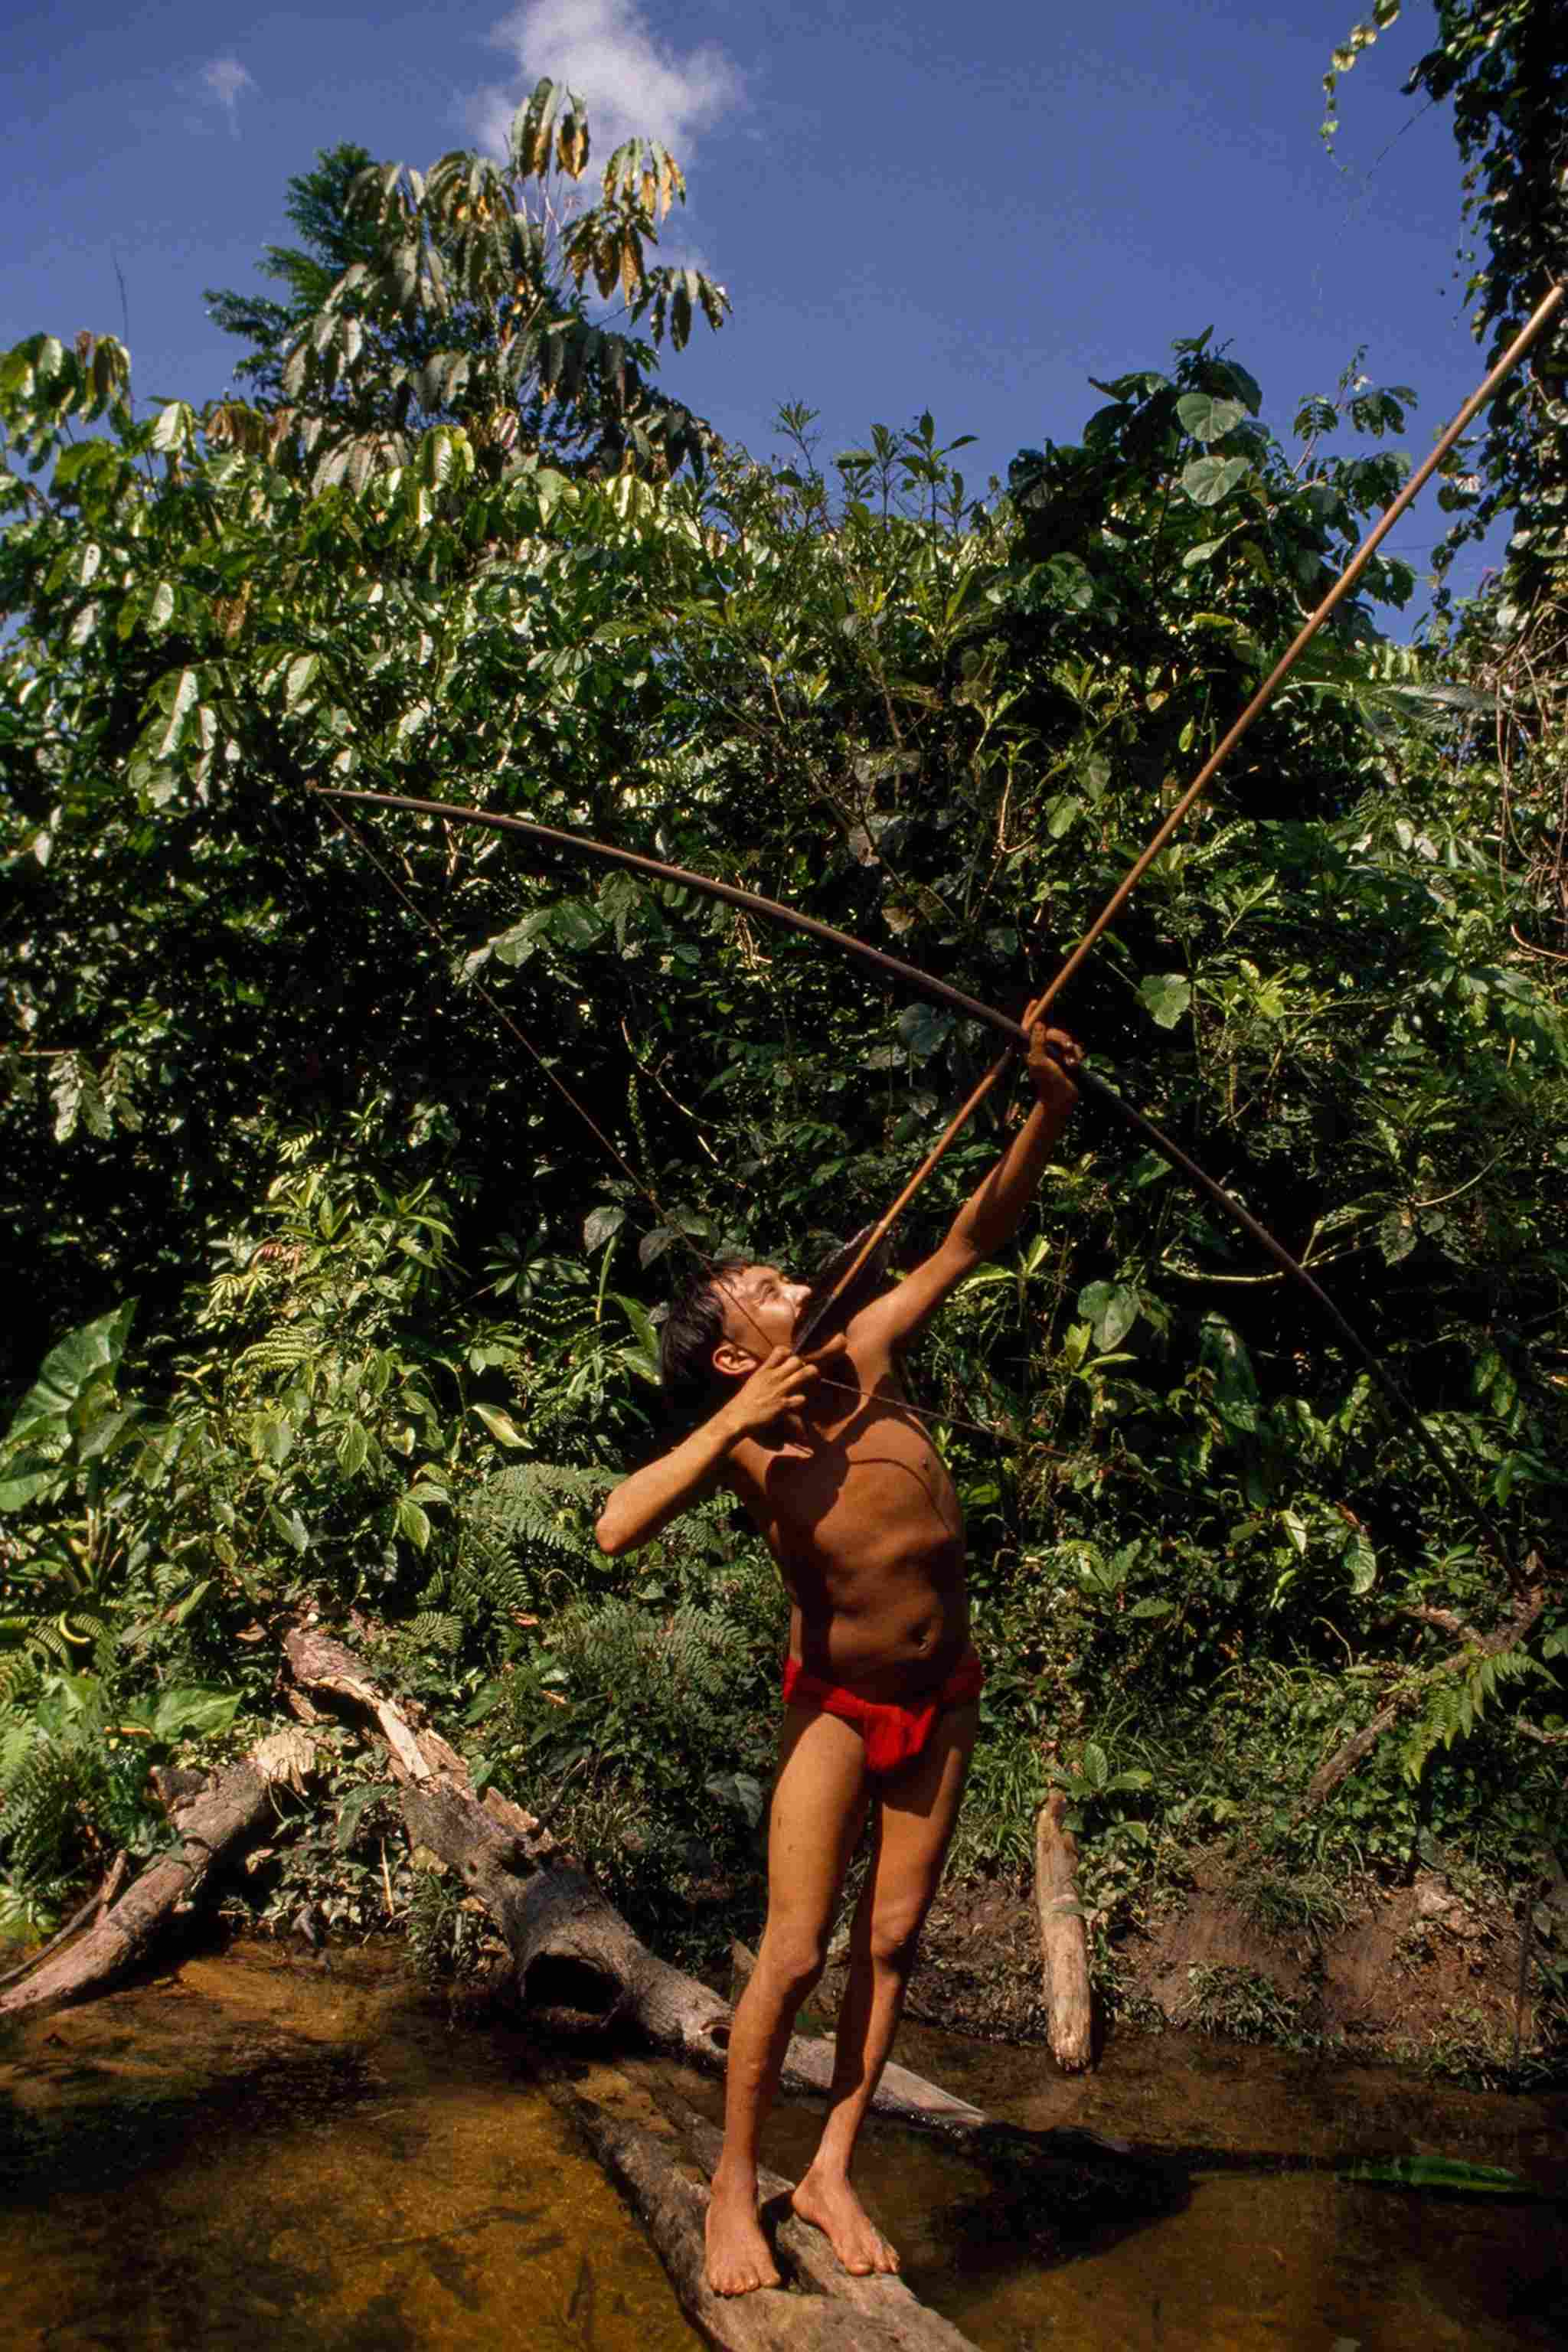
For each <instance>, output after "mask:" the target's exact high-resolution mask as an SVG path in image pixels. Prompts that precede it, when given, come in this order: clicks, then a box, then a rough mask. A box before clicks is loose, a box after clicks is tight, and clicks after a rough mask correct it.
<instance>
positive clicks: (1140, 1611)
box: [1127, 1593, 1176, 1617]
mask: <svg viewBox="0 0 1568 2352" xmlns="http://www.w3.org/2000/svg"><path fill="white" fill-rule="evenodd" d="M1175 1610H1176V1604H1175V1602H1174V1601H1162V1600H1161V1599H1160V1598H1159V1597H1158V1595H1157V1594H1153V1593H1152V1594H1150V1596H1149V1597H1148V1599H1147V1600H1144V1601H1134V1602H1133V1603H1132V1606H1131V1609H1130V1610H1129V1611H1128V1612H1127V1614H1128V1615H1129V1617H1173V1616H1174V1614H1175Z"/></svg>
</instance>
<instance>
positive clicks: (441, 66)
mask: <svg viewBox="0 0 1568 2352" xmlns="http://www.w3.org/2000/svg"><path fill="white" fill-rule="evenodd" d="M1354 13H1355V11H1354V8H1353V5H1352V0H1296V5H1295V6H1294V7H1293V8H1291V9H1290V10H1289V12H1288V13H1287V12H1285V11H1284V10H1282V9H1280V10H1269V9H1268V8H1265V7H1250V6H1247V5H1239V4H1238V5H1232V6H1231V7H1230V8H1229V9H1227V10H1225V11H1220V10H1218V9H1215V8H1214V7H1212V6H1205V5H1200V4H1199V0H1100V5H1099V6H1098V7H1096V8H1093V9H1086V8H1082V7H1074V8H1072V9H1070V10H1069V9H1067V8H1063V7H1060V6H1053V5H1049V0H1047V4H1046V5H1039V0H1036V5H1031V6H1023V5H1016V0H969V5H967V6H964V7H957V6H954V5H952V0H942V5H938V4H937V0H904V5H901V6H898V5H892V4H891V0H858V5H852V6H851V7H849V8H848V9H847V10H846V11H844V12H842V13H839V12H834V11H829V10H826V9H824V8H823V7H821V6H820V5H816V6H814V7H808V6H806V5H804V0H773V5H771V6H770V7H769V8H768V9H767V10H766V11H762V10H758V9H756V8H754V7H742V5H739V0H664V5H657V0H525V5H521V6H520V7H517V8H515V9H513V10H512V11H511V13H510V15H502V14H500V12H499V11H498V9H497V8H496V6H495V0H478V5H471V4H470V0H464V5H454V0H446V5H431V6H426V7H423V8H420V9H417V10H416V9H412V8H403V7H398V6H394V5H383V6H379V7H377V6H368V7H366V8H363V9H358V10H356V9H353V8H335V9H334V8H326V9H317V10H310V11H306V10H303V9H295V10H289V9H282V8H258V9H256V10H253V11H247V10H246V9H244V8H235V9H230V10H228V11H226V12H223V14H222V15H221V16H215V14H214V12H213V11H212V10H211V9H210V8H209V7H206V6H199V7H198V6H197V5H195V0H145V5H142V6H140V7H139V8H138V9H137V10H136V11H135V12H134V13H133V15H132V16H130V17H129V18H128V17H127V16H126V14H125V13H124V12H123V11H122V10H121V8H119V7H110V6H108V5H90V0H56V5H52V6H50V7H48V8H47V9H46V8H44V7H43V6H41V5H37V0H23V5H21V6H20V7H19V9H17V10H16V12H15V13H14V14H13V16H12V22H11V31H10V37H9V39H8V41H7V44H6V58H5V88H4V92H3V95H4V100H5V121H6V122H7V125H8V139H7V146H8V152H10V155H11V159H12V170H13V175H14V185H15V188H16V196H15V197H14V200H13V204H12V205H11V207H10V210H9V215H8V217H9V222H10V226H9V228H8V231H7V234H6V237H5V248H4V254H3V256H0V341H3V342H5V343H10V342H12V341H16V340H17V339H19V338H20V337H21V336H22V335H24V334H26V333H29V332H31V331H34V330H36V329H39V328H47V329H49V330H51V331H54V332H55V333H58V334H60V335H69V334H71V333H74V332H75V331H77V329H79V328H81V327H90V328H93V329H96V330H98V331H112V332H120V331H121V293H120V288H119V284H118V282H117V278H116V265H117V264H118V267H119V269H120V271H121V274H122V276H123V278H124V283H125V295H126V302H127V306H128V310H129V341H130V344H131V348H132V358H133V362H134V366H135V382H136V386H137V390H138V393H139V394H141V395H142V396H153V395H157V394H178V395H180V396H182V397H184V398H187V399H192V400H195V401H197V402H200V401H202V400H204V399H206V398H210V397H213V396H215V395H216V394H218V393H219V392H221V391H222V390H223V389H224V387H225V384H226V382H227V381H228V379H229V374H230V371H231V369H232V366H233V362H234V359H235V357H236V356H237V349H238V347H237V345H235V344H233V343H232V342H231V341H229V340H228V339H227V338H226V337H224V336H222V335H220V334H219V333H218V332H217V331H216V329H215V328H214V327H213V326H212V324H211V322H210V320H208V319H207V317H206V315H205V307H204V303H203V291H204V289H205V288H208V287H214V286H242V287H243V286H248V285H250V284H251V283H252V271H253V265H254V262H255V259H256V257H257V256H258V253H259V251H260V249H261V247H263V246H264V245H266V244H268V243H269V242H274V241H286V240H287V238H288V237H289V235H290V232H289V230H288V228H287V224H286V223H285V221H284V218H283V212H282V205H283V198H284V193H285V183H286V182H287V180H288V178H289V175H290V173H296V172H300V171H302V170H305V169H307V168H308V167H309V165H310V162H311V161H312V159H313V156H314V154H315V152H316V151H317V150H318V149H319V148H321V147H325V146H329V145H331V143H332V142H335V141H337V140H341V139H354V140H357V141H359V142H362V143H363V145H364V146H366V147H368V148H369V149H370V150H371V151H372V152H373V153H374V154H376V155H378V156H382V157H385V158H388V159H391V158H398V159H401V160H403V161H405V162H408V163H417V164H425V163H429V162H431V161H432V160H433V159H434V157H435V156H437V154H439V153H441V152H444V151H445V150H446V149H447V148H448V147H453V146H460V145H468V144H472V143H476V142H480V143H483V142H487V141H491V140H493V139H494V138H495V137H496V136H497V134H498V132H499V131H500V127H501V126H503V125H504V122H505V121H506V118H507V116H508V114H509V113H510V108H511V107H512V105H514V104H515V103H516V101H517V100H518V98H519V97H520V96H521V95H522V94H523V93H525V92H526V90H527V89H529V88H531V85H532V82H533V81H534V79H536V78H537V77H538V75H539V74H541V73H542V72H554V73H556V74H557V75H559V76H560V77H561V78H563V79H568V80H570V81H571V82H572V83H573V84H574V87H576V88H578V89H580V90H581V91H582V92H583V94H584V97H585V98H586V99H587V100H588V104H589V110H590V117H591V120H592V121H593V124H594V127H595V146H596V149H597V151H598V152H599V153H600V154H601V155H603V154H605V153H607V152H608V146H609V143H610V142H611V141H612V140H613V138H614V137H615V136H616V135H624V133H625V132H626V131H628V130H644V131H650V132H652V133H654V134H655V135H658V136H661V137H663V138H664V139H665V141H666V142H667V143H668V145H669V146H670V147H671V148H672V149H673V150H674V152H676V153H677V155H678V156H679V158H680V160H681V161H682V163H684V164H685V166H686V168H687V173H688V180H689V190H690V201H689V205H688V206H687V208H686V212H685V214H684V215H677V216H676V217H675V219H674V221H673V222H672V224H671V227H670V230H669V232H668V236H667V247H673V248H675V249H676V250H677V251H678V253H679V256H680V257H695V258H698V259H700V261H701V263H702V264H703V266H705V267H706V268H709V269H710V271H711V272H712V273H713V274H714V275H715V276H717V277H718V278H721V280H722V281H723V282H724V283H725V284H726V285H727V286H728V288H729V289H730V292H731V297H732V299H733V301H734V304H735V313H734V318H733V320H732V322H731V324H730V325H729V326H727V327H726V328H725V330H724V331H723V332H722V334H721V336H719V337H718V338H717V339H710V337H709V336H708V334H707V331H706V330H705V329H699V331H698V333H697V335H695V336H694V338H693V341H692V344H691V346H690V347H689V350H688V352H686V353H685V354H683V355H682V356H681V357H680V358H679V359H678V360H673V361H672V362H670V364H669V367H668V372H667V375H666V382H667V383H668V386H669V388H670V389H671V390H673V391H678V392H679V393H680V394H681V395H682V396H683V397H684V398H686V399H688V400H689V401H690V402H691V403H692V404H693V405H694V406H695V407H697V408H698V409H700V411H701V412H702V413H703V414H704V415H708V416H710V418H711V419H712V421H713V422H714V423H715V424H716V425H718V426H719V427H720V429H721V431H722V432H724V433H726V434H727V435H730V436H732V437H734V438H736V439H739V440H742V441H744V442H745V443H746V444H747V445H748V446H751V447H752V449H753V450H755V451H757V452H759V453H763V452H766V451H767V450H769V449H770V448H772V447H773V446H775V436H774V435H773V432H772V430H771V419H772V416H773V412H774V410H775V409H776V407H777V405H778V404H779V403H780V401H782V400H785V399H793V400H802V401H805V402H806V403H808V404H810V405H811V406H812V407H814V408H816V409H817V410H819V411H820V413H821V431H822V435H823V450H824V454H825V455H827V454H831V452H832V451H833V450H834V449H835V448H840V447H845V446H849V445H850V444H851V443H853V442H856V441H858V440H859V439H861V438H862V437H863V436H864V434H865V432H866V429H867V427H868V424H869V423H870V421H871V420H872V419H873V418H875V419H879V420H881V421H883V422H885V423H888V424H891V425H900V424H903V423H905V422H907V421H908V420H909V419H910V417H911V416H912V415H915V414H916V413H917V412H918V411H919V410H921V408H926V407H929V408H931V410H932V411H933V413H934V415H935V416H936V420H937V424H938V428H939V431H940V432H941V433H942V437H943V438H944V439H946V438H951V437H952V436H954V435H956V434H958V433H962V432H967V433H973V434H974V435H975V436H976V446H974V448H973V449H972V450H970V451H968V452H966V453H965V456H966V459H967V460H968V461H969V463H970V465H971V467H972V469H973V472H972V478H973V479H974V480H975V482H976V484H977V486H978V485H979V484H981V483H983V482H984V478H985V476H986V475H987V474H988V473H990V472H992V471H995V472H1005V467H1006V463H1007V460H1008V458H1009V457H1011V456H1012V455H1013V453H1014V451H1015V450H1016V449H1017V448H1018V447H1019V446H1021V445H1023V444H1026V443H1031V442H1034V443H1037V442H1038V441H1040V440H1041V439H1042V438H1045V437H1047V436H1049V437H1051V438H1054V439H1057V440H1065V439H1071V438H1075V437H1076V436H1077V435H1078V432H1079V428H1080V426H1081V425H1082V424H1083V421H1084V419H1085V418H1086V417H1087V416H1088V415H1089V414H1090V412H1091V411H1092V410H1093V409H1094V408H1095V407H1096V406H1098V405H1099V404H1100V396H1099V394H1096V393H1095V392H1094V391H1093V390H1092V389H1091V387H1090V386H1089V383H1088V381H1087V379H1088V378H1089V376H1091V375H1096V376H1106V375H1112V374H1116V373H1121V372H1122V371H1123V370H1125V369H1128V368H1131V367H1134V366H1160V365H1162V364H1163V363H1164V362H1165V360H1166V357H1167V355H1168V352H1169V347H1170V344H1171V341H1172V340H1173V337H1175V336H1177V335H1184V334H1192V333H1194V332H1196V331H1199V330H1200V329H1202V328H1204V327H1205V326H1207V325H1209V324H1211V323H1213V325H1214V326H1215V330H1216V333H1217V335H1218V336H1219V337H1220V338H1222V339H1225V338H1228V339H1229V340H1230V341H1231V343H1232V347H1233V349H1234V351H1235V352H1236V355H1237V357H1238V358H1240V359H1241V360H1243V361H1245V362H1246V363H1247V365H1248V366H1249V367H1250V368H1251V369H1252V371H1253V373H1254V374H1255V375H1257V376H1258V379H1259V381H1260V383H1262V385H1263V387H1264V391H1265V394H1266V403H1267V413H1268V416H1269V420H1270V422H1271V423H1273V424H1274V425H1276V426H1277V427H1284V426H1286V425H1288V424H1289V416H1290V414H1291V413H1292V409H1293V405H1294V403H1295V400H1296V398H1297V397H1298V395H1299V394H1302V393H1306V392H1318V391H1329V390H1331V388H1332V386H1333V383H1334V381H1335V379H1336V377H1337V376H1338V375H1339V373H1340V372H1341V370H1342V368H1343V367H1344V365H1345V364H1346V362H1348V361H1349V359H1350V358H1351V355H1352V352H1354V350H1355V349H1356V348H1357V347H1358V346H1359V345H1363V344H1364V345H1365V346H1366V350H1367V357H1366V362H1365V364H1366V369H1367V373H1369V375H1370V376H1371V377H1372V378H1373V380H1374V381H1377V382H1382V383H1409V384H1411V385H1413V386H1415V390H1416V391H1417V393H1418V394H1419V395H1420V405H1419V408H1418V410H1417V411H1416V413H1415V418H1414V420H1413V429H1412V436H1411V446H1412V449H1413V451H1414V453H1415V455H1416V456H1419V455H1421V454H1422V453H1424V451H1425V450H1426V447H1427V446H1429V444H1430V441H1431V439H1432V437H1433V435H1434V434H1435V433H1436V430H1437V428H1438V427H1439V426H1440V425H1442V424H1443V423H1444V422H1446V420H1447V417H1448V416H1449V415H1451V414H1452V413H1453V411H1454V410H1455V409H1457V408H1458V405H1459V404H1460V402H1461V401H1462V399H1463V398H1464V397H1465V396H1466V394H1468V392H1469V391H1470V390H1471V388H1472V387H1473V385H1474V383H1475V382H1476V381H1477V379H1478V378H1479V374H1480V373H1481V360H1480V356H1479V353H1478V351H1477V348H1476V346H1475V344H1474V343H1473V342H1472V341H1471V339H1470V337H1469V334H1468V331H1467V329H1466V327H1465V325H1464V323H1463V320H1462V318H1461V315H1460V311H1461V305H1460V299H1459V288H1458V283H1457V281H1456V277H1455V261H1454V257H1455V252H1456V248H1457V247H1458V244H1459V241H1460V220H1459V196H1460V191H1459V173H1458V162H1457V158H1456V155H1455V151H1454V147H1453V142H1452V137H1451V133H1450V130H1449V124H1448V120H1447V110H1446V109H1444V110H1426V112H1425V113H1420V114H1418V113H1417V111H1416V110H1415V107H1414V106H1413V104H1412V102H1411V101H1410V100H1406V99H1405V98H1403V97H1402V96H1401V95H1400V94H1399V83H1400V81H1401V79H1403V78H1404V76H1405V73H1406V72H1408V70H1409V68H1410V66H1411V64H1412V63H1413V62H1414V60H1415V58H1416V57H1417V56H1418V55H1419V54H1420V51H1421V48H1422V47H1424V46H1425V41H1426V37H1428V36H1429V33H1430V30H1431V26H1432V12H1431V9H1430V7H1429V5H1426V0H1415V5H1414V6H1413V7H1411V8H1410V9H1408V11H1407V21H1405V22H1404V23H1401V24H1400V25H1398V26H1395V27H1394V30H1393V31H1392V32H1391V33H1389V34H1387V35H1385V36H1384V38H1383V39H1382V41H1380V43H1379V44H1378V45H1377V47H1375V48H1374V49H1373V50H1372V51H1371V52H1370V53H1368V54H1367V55H1366V56H1365V57H1364V58H1363V60H1362V61H1361V63H1360V64H1359V65H1358V67H1357V68H1356V70H1355V72H1354V74H1353V75H1352V76H1351V77H1350V78H1349V79H1348V80H1347V82H1346V83H1345V84H1344V86H1343V101H1344V112H1345V116H1346V128H1345V131H1343V132H1342V138H1341V143H1340V152H1339V156H1338V160H1337V162H1336V161H1332V160H1331V159H1330V158H1329V157H1328V156H1326V155H1325V153H1324V152H1323V149H1322V147H1321V142H1320V140H1319V137H1318V124H1319V121H1320V120H1321V114H1322V99H1321V87H1320V85H1321V76H1322V73H1323V70H1324V68H1325V66H1326V63H1327V60H1328V53H1329V51H1330V49H1331V47H1333V46H1334V44H1335V43H1336V42H1338V41H1340V40H1342V38H1343V37H1344V35H1345V33H1346V31H1347V30H1348V29H1349V26H1350V24H1351V22H1352V17H1353V15H1354ZM601 132H603V133H604V134H605V136H604V138H603V140H602V141H601V138H600V133H601ZM1440 531H1441V518H1440V516H1439V514H1438V511H1437V509H1436V505H1435V503H1426V502H1424V503H1422V504H1420V505H1418V506H1417V507H1416V509H1415V512H1414V513H1413V515H1412V516H1411V517H1410V518H1409V519H1408V520H1407V521H1406V522H1405V524H1404V525H1403V526H1402V528H1401V530H1400V532H1399V534H1398V535H1397V536H1396V538H1395V540H1394V546H1395V547H1396V548H1397V549H1399V550H1400V551H1402V552H1404V553H1405V555H1406V556H1407V557H1408V558H1410V559H1411V560H1413V561H1415V562H1416V563H1417V565H1418V566H1419V565H1420V564H1422V563H1423V562H1424V561H1425V557H1426V551H1427V550H1428V549H1429V548H1430V547H1431V545H1432V544H1433V542H1434V541H1436V539H1437V538H1438V537H1439V536H1440ZM1478 569H1479V558H1477V559H1475V560H1474V561H1472V562H1470V563H1469V564H1468V565H1467V566H1466V568H1465V570H1464V572H1463V573H1462V574H1461V575H1460V577H1461V578H1462V579H1463V581H1464V582H1465V583H1466V584H1468V583H1469V582H1470V581H1471V580H1473V579H1474V577H1475V575H1476V572H1477V570H1478Z"/></svg>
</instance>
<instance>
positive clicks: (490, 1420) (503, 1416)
mask: <svg viewBox="0 0 1568 2352" xmlns="http://www.w3.org/2000/svg"><path fill="white" fill-rule="evenodd" d="M474 1411H475V1412H476V1413H477V1414H478V1415H479V1419H480V1420H481V1421H482V1422H483V1423H484V1425H485V1427H486V1428H487V1429H488V1430H489V1433H490V1435H491V1436H492V1437H493V1438H494V1439H495V1441H496V1443H497V1444H498V1445H510V1446H520V1445H525V1444H527V1442H528V1441H527V1439H526V1438H525V1437H524V1436H523V1434H522V1432H521V1430H520V1429H519V1428H518V1426H517V1423H515V1422H514V1421H513V1420H512V1419H511V1417H510V1414H509V1413H504V1412H501V1411H500V1407H499V1406H497V1405H493V1404H477V1405H475V1407H474Z"/></svg>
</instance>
